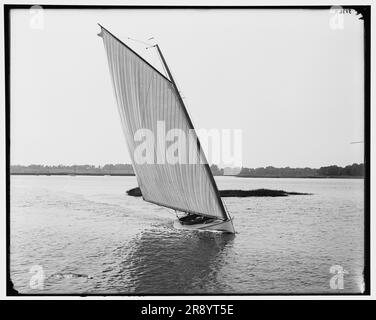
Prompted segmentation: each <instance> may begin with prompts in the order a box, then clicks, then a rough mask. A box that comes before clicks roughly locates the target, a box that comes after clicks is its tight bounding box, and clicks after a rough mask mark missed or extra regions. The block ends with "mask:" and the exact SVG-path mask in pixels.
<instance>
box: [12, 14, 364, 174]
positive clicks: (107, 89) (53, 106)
mask: <svg viewBox="0 0 376 320" xmlns="http://www.w3.org/2000/svg"><path fill="white" fill-rule="evenodd" d="M32 17H33V14H30V12H29V11H28V10H13V11H12V15H11V163H12V164H26V165H27V164H31V163H37V164H55V165H57V164H95V165H103V164H105V163H129V162H130V158H129V155H128V152H127V148H126V145H125V139H124V137H123V133H122V130H121V125H120V119H119V115H118V111H117V107H116V102H115V98H114V94H113V89H112V87H111V80H110V74H109V70H108V65H107V60H106V56H105V51H104V47H103V42H102V40H101V39H100V38H99V37H98V36H97V35H96V34H97V33H98V32H99V27H98V26H97V23H98V22H99V23H101V24H102V25H103V26H104V27H106V28H107V29H109V30H110V31H111V32H112V33H114V34H115V35H116V36H117V37H118V38H120V39H121V40H123V41H124V42H126V43H127V44H129V45H130V46H131V47H132V48H133V49H135V50H136V51H137V52H139V53H140V54H141V55H143V56H144V57H145V58H146V59H147V60H148V61H149V62H151V63H152V64H155V65H156V67H158V68H160V65H158V64H157V63H158V59H157V56H156V55H155V52H152V51H151V50H145V46H143V45H141V44H140V43H137V42H134V41H131V40H128V37H131V38H135V39H140V40H146V39H148V38H150V37H154V38H155V39H157V42H158V43H159V45H160V46H161V48H162V50H163V53H164V55H165V58H166V60H167V62H168V64H169V66H170V68H171V69H172V71H173V74H174V76H175V78H176V80H177V83H178V85H179V87H180V89H181V91H182V93H183V96H184V97H185V102H186V104H187V108H188V111H189V113H190V115H191V117H192V120H193V123H194V125H195V127H196V128H207V129H211V128H226V129H228V128H233V129H242V131H243V164H244V166H249V167H259V166H267V165H273V166H278V167H280V166H290V167H305V166H309V167H320V166H323V165H329V164H337V165H347V164H351V163H353V162H363V144H361V143H360V144H351V142H353V141H363V116H364V113H363V107H364V105H363V103H364V101H363V38H362V37H363V21H362V20H359V19H358V17H356V16H355V15H347V16H345V20H344V24H343V27H344V28H343V29H332V28H331V27H330V18H331V14H330V13H329V11H321V10H314V11H313V10H242V11H240V10H221V11H217V10H168V11H166V10H117V11H114V10H44V27H43V28H42V29H33V28H31V27H30V19H31V18H32ZM37 26H39V25H37Z"/></svg>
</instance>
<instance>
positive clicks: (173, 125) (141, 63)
mask: <svg viewBox="0 0 376 320" xmlns="http://www.w3.org/2000/svg"><path fill="white" fill-rule="evenodd" d="M99 36H101V37H102V39H103V42H104V47H105V50H106V53H107V59H108V64H109V69H110V74H111V78H112V84H113V88H114V91H115V97H116V101H117V106H118V111H119V114H120V118H121V122H122V128H123V131H124V135H125V138H126V141H127V145H128V150H129V154H130V157H131V159H132V165H133V169H134V171H135V174H136V177H137V181H138V184H139V187H140V189H141V192H142V196H143V199H144V200H145V201H148V202H151V203H154V204H158V205H160V206H164V207H167V208H172V209H175V210H179V211H183V212H189V213H195V214H199V215H202V216H208V217H215V218H218V219H223V220H227V219H229V216H228V214H227V212H226V210H225V208H224V205H223V203H222V200H221V198H220V196H219V193H218V189H217V186H216V184H215V181H214V178H213V176H212V173H211V171H210V168H209V166H208V164H207V163H206V161H205V163H202V162H201V163H193V164H192V163H184V162H178V163H167V161H164V162H163V163H158V162H157V161H155V163H139V161H136V160H137V159H135V150H136V148H137V145H138V144H137V143H136V141H135V134H136V133H137V132H138V130H140V129H142V130H145V129H147V130H150V131H151V132H153V133H155V135H157V133H156V132H157V130H158V123H164V125H165V130H166V132H168V131H169V130H171V129H179V130H180V132H184V133H185V134H186V137H188V136H189V135H191V134H192V129H193V125H192V122H191V120H190V118H189V116H188V113H187V111H186V109H185V106H184V103H183V101H182V99H181V97H180V95H179V92H178V90H177V88H176V86H175V84H174V82H173V81H171V79H168V78H167V77H166V76H164V75H163V74H162V73H160V72H159V71H158V70H157V69H156V68H154V67H153V66H152V65H151V64H149V63H148V62H147V61H146V60H144V59H143V58H142V57H140V56H139V55H138V54H137V53H135V52H134V51H133V50H132V49H131V48H129V47H128V46H127V45H126V44H124V43H123V42H121V41H120V40H119V39H117V38H116V37H115V36H114V35H112V34H111V33H110V32H109V31H108V30H106V29H105V28H103V27H102V26H101V32H100V34H99ZM193 132H194V131H193ZM194 135H195V139H197V136H196V134H195V133H194ZM196 141H198V139H197V140H196ZM157 143H159V142H157ZM194 150H195V151H194V152H196V153H197V154H196V156H197V159H199V160H200V159H201V160H202V159H205V155H204V153H203V151H202V149H201V148H200V145H199V142H198V144H196V148H195V149H194ZM154 152H155V153H156V151H154ZM190 152H192V150H191V151H190Z"/></svg>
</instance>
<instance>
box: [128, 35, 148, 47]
mask: <svg viewBox="0 0 376 320" xmlns="http://www.w3.org/2000/svg"><path fill="white" fill-rule="evenodd" d="M128 39H129V40H132V41H136V42H139V43H142V44H143V45H146V46H150V43H147V42H145V41H142V40H138V39H134V38H131V37H128Z"/></svg>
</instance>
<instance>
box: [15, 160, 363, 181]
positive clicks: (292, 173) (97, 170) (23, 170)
mask: <svg viewBox="0 0 376 320" xmlns="http://www.w3.org/2000/svg"><path fill="white" fill-rule="evenodd" d="M210 170H211V172H212V174H213V175H214V176H229V177H238V178H281V179H282V178H305V179H324V178H325V179H327V178H335V179H362V178H363V177H364V164H362V163H361V164H357V163H353V164H352V165H348V166H345V167H339V166H336V165H331V166H326V167H320V168H318V169H314V168H308V167H306V168H290V167H284V168H276V167H272V166H267V167H259V168H247V167H242V168H228V167H226V168H219V167H218V166H217V165H215V164H212V165H211V166H210ZM10 174H11V175H31V176H38V175H46V176H134V175H135V174H134V170H133V166H132V165H131V164H126V163H125V164H124V163H123V164H122V163H118V164H106V165H104V166H95V165H89V164H85V165H57V166H54V165H53V166H51V165H38V164H32V165H28V166H24V165H11V167H10Z"/></svg>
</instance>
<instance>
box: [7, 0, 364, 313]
mask: <svg viewBox="0 0 376 320" xmlns="http://www.w3.org/2000/svg"><path fill="white" fill-rule="evenodd" d="M3 10H4V54H5V69H4V70H5V84H4V88H5V108H4V112H3V114H4V116H5V123H6V139H5V142H6V160H7V161H6V172H7V173H6V196H7V199H6V200H7V208H6V216H5V215H4V219H3V220H4V221H6V289H7V290H6V292H7V294H6V295H7V296H12V297H16V296H28V297H30V296H185V297H186V298H187V299H189V298H190V297H192V296H206V297H209V296H227V297H229V299H231V297H232V296H258V295H266V296H269V295H270V296H311V295H322V296H328V295H329V296H342V295H369V294H370V256H369V255H370V251H369V250H370V180H369V179H370V177H369V174H370V162H369V161H370V160H369V159H370V145H369V144H370V108H371V106H370V56H371V55H370V49H371V44H370V17H371V16H370V14H371V8H370V6H367V5H354V6H349V5H343V6H340V5H336V4H333V5H330V3H329V4H328V5H326V6H317V7H315V6H304V5H302V6H300V7H298V6H271V7H266V6H265V7H257V6H248V7H246V6H243V7H239V8H237V7H234V6H222V7H221V6H212V7H210V6H205V7H200V6H178V5H176V6H155V5H153V6H147V5H145V6H136V5H134V6H132V5H109V6H106V5H105V4H103V5H96V6H92V5H80V6H75V5H61V6H59V5H43V4H41V5H37V4H31V5H27V4H22V5H12V4H8V5H6V6H5V7H4V9H3ZM4 266H5V264H4ZM4 278H5V277H4ZM226 308H227V307H226ZM209 309H210V308H209ZM166 310H167V309H166ZM154 311H155V312H158V310H154ZM154 311H153V309H152V307H150V306H149V308H146V309H145V310H143V311H142V312H145V313H148V314H153V312H154ZM193 311H194V310H193ZM196 311H197V312H199V309H197V310H196ZM166 312H168V311H166ZM223 312H227V313H228V314H231V309H229V308H227V309H226V310H225V311H223ZM172 313H173V311H171V316H172V315H173V314H172ZM155 314H158V313H155ZM207 314H210V310H209V313H207Z"/></svg>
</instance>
